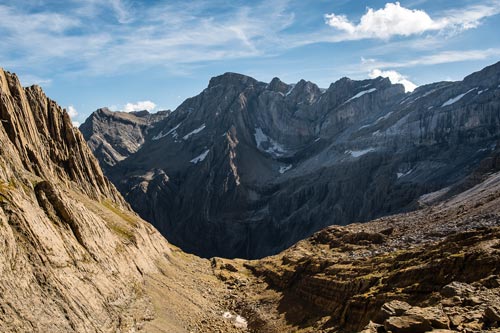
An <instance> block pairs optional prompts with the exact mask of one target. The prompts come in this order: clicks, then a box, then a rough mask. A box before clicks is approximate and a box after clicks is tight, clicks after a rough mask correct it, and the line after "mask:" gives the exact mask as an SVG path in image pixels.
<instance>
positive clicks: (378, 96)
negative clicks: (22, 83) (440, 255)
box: [91, 63, 500, 258]
mask: <svg viewBox="0 0 500 333" xmlns="http://www.w3.org/2000/svg"><path fill="white" fill-rule="evenodd" d="M499 73H500V63H498V64H495V65H493V66H490V67H487V68H485V69H484V70H482V71H480V72H478V73H474V74H472V75H470V76H468V77H466V78H465V79H464V80H463V81H461V82H439V83H434V84H430V85H426V86H422V87H419V88H418V89H416V90H415V91H414V92H413V93H411V94H410V93H405V92H404V89H403V86H402V85H397V84H396V85H393V84H391V83H390V81H389V80H388V79H386V78H380V77H379V78H376V79H372V80H364V81H354V80H350V79H348V78H343V79H341V80H339V81H337V82H335V83H333V84H332V85H331V86H330V87H329V88H328V89H326V90H322V89H319V88H318V87H317V86H316V85H315V84H313V83H311V82H307V81H304V80H301V81H300V82H298V83H297V84H295V85H287V84H285V83H283V82H281V81H280V80H279V79H277V78H275V79H273V80H272V81H271V82H270V83H269V84H266V83H263V82H258V81H256V80H254V79H252V78H250V77H247V76H243V75H239V74H234V73H226V74H224V75H221V76H218V77H215V78H213V79H211V80H210V83H209V85H208V87H207V88H206V89H205V90H204V91H203V92H202V93H201V94H199V95H198V96H195V97H193V98H189V99H187V100H186V101H185V102H184V103H183V104H182V105H180V106H179V107H178V108H177V110H176V111H175V112H173V113H172V114H171V115H170V116H169V117H168V118H165V119H163V120H161V121H158V122H156V123H154V124H153V125H151V127H150V128H149V130H148V132H147V133H146V134H145V136H144V143H143V144H142V145H141V146H140V149H138V150H137V151H136V152H134V153H132V154H130V155H129V157H128V158H126V159H123V160H121V161H120V162H118V163H116V165H114V166H113V167H110V168H108V169H107V170H106V172H107V175H108V176H109V178H110V179H111V180H112V181H113V182H114V184H115V185H116V186H117V187H118V189H119V190H120V191H121V192H122V194H123V195H124V196H125V197H126V199H127V200H128V201H129V202H130V204H131V205H132V207H133V208H134V209H135V210H136V211H137V212H138V213H139V214H140V215H141V216H142V217H143V218H145V219H146V220H149V221H151V222H152V223H153V224H154V225H155V226H156V227H157V228H158V229H159V230H160V231H161V232H162V233H163V234H164V235H165V236H166V237H167V238H168V239H169V240H170V241H171V242H173V243H174V244H177V245H179V246H181V247H182V248H183V249H185V250H186V251H189V252H194V253H196V254H199V255H202V256H206V257H210V256H223V257H245V258H257V257H262V256H266V255H269V254H273V253H277V252H278V251H280V250H282V249H284V248H286V247H288V246H290V245H292V244H293V243H294V242H296V241H298V240H300V239H302V238H304V237H307V236H308V235H310V234H312V233H313V232H315V231H317V230H319V229H321V228H323V227H325V226H328V225H332V224H340V225H344V224H348V223H352V222H356V221H367V220H369V219H372V218H375V217H377V216H382V215H387V214H392V213H396V212H400V211H405V210H410V209H414V208H417V207H418V206H419V205H420V203H422V202H427V201H428V200H431V199H432V200H439V198H440V197H443V196H446V193H447V188H450V187H452V186H453V185H456V184H458V183H460V182H461V181H462V180H463V179H465V178H466V177H467V176H468V175H470V174H472V173H473V171H474V170H475V169H476V168H477V166H478V165H479V163H480V162H481V161H482V160H484V159H486V158H488V157H489V156H490V154H491V153H492V150H493V149H494V148H495V146H496V143H497V141H498V139H499V135H500V76H499V75H500V74H499ZM114 140H116V139H113V140H109V141H108V142H110V144H111V145H112V142H114ZM91 147H92V144H91ZM92 148H93V149H94V150H96V149H95V148H94V147H92ZM96 155H97V157H98V158H99V159H101V163H103V157H102V155H100V154H99V153H97V154H96ZM443 189H444V190H443ZM438 190H441V191H440V192H436V191H438ZM426 200H427V201H426Z"/></svg>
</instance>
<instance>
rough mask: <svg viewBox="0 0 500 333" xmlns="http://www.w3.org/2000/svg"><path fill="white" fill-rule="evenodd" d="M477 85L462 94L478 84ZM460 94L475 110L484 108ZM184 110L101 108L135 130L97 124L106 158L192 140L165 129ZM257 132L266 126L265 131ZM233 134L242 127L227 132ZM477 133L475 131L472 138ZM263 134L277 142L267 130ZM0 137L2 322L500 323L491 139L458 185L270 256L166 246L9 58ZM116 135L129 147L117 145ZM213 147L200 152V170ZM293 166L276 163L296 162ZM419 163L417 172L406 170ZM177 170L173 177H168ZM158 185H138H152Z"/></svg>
mask: <svg viewBox="0 0 500 333" xmlns="http://www.w3.org/2000/svg"><path fill="white" fill-rule="evenodd" d="M238 78H241V76H239V77H238ZM379 81H380V79H379ZM375 82H376V81H375ZM290 89H291V88H290ZM370 89H372V88H370ZM377 89H378V88H377ZM396 89H400V88H399V87H396ZM471 89H472V88H471ZM489 90H490V89H489ZM374 92H375V91H372V92H371V93H374ZM493 92H494V93H496V94H497V92H495V91H493ZM483 93H484V92H483ZM357 94H358V93H356V95H357ZM366 94H368V93H366ZM366 94H365V95H366ZM460 94H462V93H460ZM460 94H459V95H457V96H460ZM469 94H471V92H469ZM356 95H353V96H356ZM467 95H468V94H465V95H463V96H462V98H468V99H471V100H472V99H474V98H477V96H478V95H482V93H481V94H476V95H473V96H467ZM407 96H408V95H407ZM409 96H411V95H409ZM494 96H497V97H494ZM494 96H493V97H491V96H490V97H488V99H487V101H488V103H487V106H484V107H478V106H476V108H477V110H482V109H484V110H486V111H488V110H489V109H488V108H490V107H494V105H495V104H494V103H498V101H499V100H500V99H499V98H498V95H494ZM358 98H361V97H359V96H358ZM454 99H455V100H456V102H455V103H457V102H459V100H458V99H457V98H456V97H455V98H454ZM353 100H354V99H352V100H351V101H353ZM448 100H450V99H447V100H446V101H448ZM446 101H445V102H446ZM445 102H443V104H446V103H445ZM464 102H467V103H468V104H464V105H469V106H464V108H465V109H467V107H472V105H474V104H469V103H471V102H470V100H468V101H465V100H464ZM437 103H438V104H439V103H441V102H440V101H438V102H437ZM450 105H453V104H450ZM447 106H449V105H445V106H444V107H443V108H445V107H447ZM447 110H448V112H453V111H452V110H451V109H447ZM455 110H458V111H460V109H459V108H457V109H455ZM498 110H499V108H498V106H497V107H496V112H497V113H498ZM444 111H446V110H444ZM444 111H443V112H444ZM493 111H495V109H494V110H493ZM493 111H492V112H493ZM176 112H177V111H175V112H173V113H171V114H169V113H168V112H166V113H164V114H159V115H156V116H150V115H148V114H147V113H144V112H139V113H136V114H123V113H111V112H109V110H101V111H100V114H101V119H104V118H105V117H114V119H119V121H117V122H114V123H113V126H110V127H109V131H107V133H113V132H116V131H118V132H120V131H123V130H125V129H126V131H127V132H128V133H129V134H130V135H129V136H126V135H124V136H123V137H122V138H113V137H105V136H102V137H100V138H99V137H96V138H95V141H93V142H99V141H98V140H103V141H101V142H103V143H104V142H110V141H108V140H111V138H113V141H111V142H113V145H111V144H110V145H109V146H108V147H106V150H101V152H103V154H102V155H100V156H106V157H107V158H108V159H106V160H101V163H108V164H109V169H108V170H113V169H114V168H115V167H116V166H119V165H121V164H122V163H124V162H125V161H127V160H128V159H129V158H131V157H133V156H135V155H136V154H138V153H139V152H140V151H141V150H142V149H144V147H147V145H148V142H149V140H150V139H149V138H150V137H151V140H152V141H159V140H160V139H162V138H167V137H168V136H172V133H174V132H175V133H176V134H174V135H173V136H175V137H176V140H178V141H180V140H184V141H188V140H189V139H191V138H197V137H198V135H199V134H202V133H203V132H204V131H205V130H206V129H207V130H208V129H209V127H208V126H209V125H208V124H206V126H205V127H206V128H203V129H199V128H201V127H202V126H201V125H199V124H197V125H198V126H199V127H194V129H195V130H196V131H195V130H191V131H190V132H186V133H183V132H181V131H183V129H181V127H182V126H179V127H178V128H177V129H175V130H172V129H171V128H170V129H168V131H171V130H172V131H171V132H170V133H168V131H166V132H164V131H163V130H164V129H165V128H162V127H157V126H158V124H161V123H162V122H165V121H166V120H167V119H175V117H176V116H175V114H176ZM233 112H234V113H235V110H233ZM488 112H489V111H488ZM229 113H230V114H231V112H230V111H229ZM179 114H182V113H179ZM475 114H478V115H481V114H482V113H481V112H476V113H475ZM162 117H163V119H159V118H162ZM124 119H125V120H124ZM480 119H481V117H480ZM176 126H177V125H176ZM262 126H263V125H262ZM363 126H364V125H363ZM174 128H175V126H174ZM198 129H199V130H198ZM261 129H262V132H263V133H268V132H267V130H266V132H264V129H263V128H261ZM177 130H178V131H179V132H177ZM490 131H491V132H488V131H484V132H483V131H481V130H479V129H475V130H474V131H473V133H491V134H490V135H489V136H483V137H482V138H476V139H475V140H477V142H483V140H484V141H485V142H489V141H490V140H491V138H492V137H493V136H494V135H493V134H494V133H493V130H492V129H490ZM160 133H161V134H160ZM167 133H168V134H167ZM231 133H232V132H231ZM250 134H251V136H250V139H252V138H253V139H255V134H256V132H251V133H250ZM258 135H259V134H257V136H258ZM266 135H267V134H266ZM478 136H479V134H478ZM220 137H222V135H221V136H220ZM141 138H142V139H141ZM152 138H157V139H155V140H153V139H152ZM224 138H225V140H229V139H230V138H237V137H235V136H234V135H233V134H228V133H225V136H224ZM472 138H473V136H470V137H468V140H469V141H467V142H475V141H474V140H473V139H472ZM273 140H275V139H273ZM314 140H316V139H314ZM314 140H313V141H314ZM320 141H321V139H320V140H318V142H320ZM233 142H234V141H233ZM241 142H243V137H241ZM266 142H267V144H273V142H272V141H271V138H270V137H269V139H267V141H266ZM266 142H264V141H260V144H257V146H254V148H253V149H254V150H252V149H251V148H252V146H244V147H247V149H249V150H250V151H255V150H257V151H258V152H259V153H256V154H255V155H252V156H254V157H256V156H259V155H258V154H262V156H264V157H265V159H264V161H270V162H269V163H283V159H282V158H286V157H285V156H282V157H278V156H276V157H275V156H274V155H276V154H281V153H280V152H273V151H271V152H266V150H269V147H270V146H268V145H266ZM274 142H275V143H281V141H274ZM451 142H454V141H451ZM0 143H1V144H0V258H1V259H0V331H2V332H106V333H107V332H109V333H111V332H141V331H142V332H153V333H155V332H165V333H166V332H169V333H171V332H175V333H188V332H189V333H191V332H196V333H201V332H225V333H226V332H227V333H237V332H256V333H257V332H258V333H278V332H295V333H333V332H339V333H340V332H363V333H388V332H392V333H405V332H406V333H421V332H434V333H449V332H462V333H469V332H492V333H493V332H498V329H499V328H500V307H499V304H500V150H499V149H498V148H494V149H492V150H490V149H489V148H488V151H487V153H486V154H485V156H486V157H484V158H483V157H481V158H478V160H480V162H479V163H477V164H475V165H473V164H472V160H473V158H475V157H474V155H471V156H468V158H465V157H462V158H463V160H464V161H468V163H470V165H471V169H473V171H471V172H465V174H466V176H465V177H464V178H463V179H461V180H460V181H457V182H455V183H454V184H453V185H452V186H451V187H450V188H449V189H447V190H446V191H438V192H437V193H434V194H432V195H427V196H424V197H423V198H422V197H421V198H420V201H421V202H422V203H421V204H420V205H421V206H422V207H421V208H420V209H418V210H415V211H412V212H408V213H400V214H395V215H390V216H385V217H382V218H379V219H376V220H374V221H367V222H364V223H353V224H349V225H347V226H334V225H333V226H329V227H327V228H324V229H322V230H320V231H318V232H316V233H314V234H312V235H311V236H310V237H308V238H306V239H304V240H301V241H299V242H297V243H296V244H294V245H293V246H291V247H289V248H288V249H286V250H285V251H282V252H280V253H278V254H276V255H273V256H269V257H266V258H263V259H260V260H243V259H225V258H224V259H223V258H217V257H214V258H211V259H210V260H208V259H203V258H199V257H196V256H194V255H190V254H187V253H185V252H184V251H182V250H181V249H179V248H177V247H175V246H174V245H172V244H170V243H168V242H167V241H166V240H165V238H164V237H162V235H161V234H160V233H159V232H158V231H157V230H156V229H155V228H154V227H153V226H152V225H151V224H149V223H148V222H146V221H144V220H142V219H141V218H140V217H139V216H138V215H137V214H136V213H134V212H133V211H132V210H131V208H130V206H129V204H128V203H127V202H126V201H125V200H124V198H123V197H122V195H121V194H120V193H119V192H118V191H117V190H116V188H115V186H114V185H113V184H112V183H111V182H110V181H108V179H107V178H106V177H105V176H104V174H103V171H102V170H101V168H100V166H99V164H98V162H97V159H96V158H95V157H94V156H93V155H92V153H91V149H90V148H89V147H88V146H87V144H86V142H85V140H84V137H83V135H82V134H81V133H80V131H79V130H78V129H77V128H75V127H73V125H72V123H71V120H70V117H69V115H68V113H67V112H66V111H65V110H64V109H62V108H61V107H60V106H59V105H58V104H57V103H56V102H55V101H53V100H51V99H50V98H48V97H47V96H46V95H45V93H44V92H43V91H42V89H41V88H40V87H38V86H31V87H27V88H23V87H22V86H21V83H20V82H19V80H18V78H17V76H16V75H14V74H12V73H9V72H6V71H4V70H2V69H0ZM132 143H133V144H134V145H135V147H136V148H135V150H134V149H132V148H133V147H134V146H133V145H132ZM250 143H251V142H250V141H249V143H248V144H249V145H250ZM118 144H122V145H124V147H122V149H121V150H119V149H117V148H115V147H118ZM129 144H130V146H129ZM115 145H116V146H115ZM240 145H241V146H243V144H238V143H235V142H234V146H235V148H234V150H233V151H232V152H233V155H231V154H230V155H229V156H228V158H229V160H231V158H232V159H233V162H232V163H233V164H234V165H235V166H236V164H235V163H237V161H236V160H237V156H238V155H234V154H239V152H240V150H238V148H237V147H238V146H240ZM457 145H458V144H457ZM477 145H479V143H477ZM275 146H276V145H274V146H273V147H275ZM472 146H473V147H474V145H472ZM228 147H229V148H231V145H230V144H228ZM285 147H286V148H288V149H290V148H289V147H288V146H285ZM325 147H327V145H325ZM364 147H367V146H360V147H359V148H357V149H361V148H364ZM125 148H127V149H125ZM229 148H228V149H229ZM350 148H352V149H350V150H345V151H344V153H343V154H342V155H346V156H344V158H346V159H349V160H350V161H351V162H350V163H351V164H349V165H355V164H354V163H361V161H362V160H364V161H365V162H364V163H372V162H373V160H372V159H367V158H368V157H370V156H371V155H374V158H375V157H376V154H377V153H375V152H374V151H370V152H367V153H365V154H364V155H360V156H357V157H356V156H354V155H358V154H357V153H354V155H353V154H352V153H353V152H357V151H359V150H355V149H354V146H350ZM211 149H214V148H211ZM283 149H284V148H283ZM323 149H326V148H323ZM377 149H378V148H377ZM481 149H484V148H481ZM262 150H264V151H262ZM346 151H347V152H346ZM115 152H116V153H118V154H119V155H118V154H116V153H115ZM230 152H231V150H230ZM184 153H185V155H186V156H187V155H188V154H189V153H190V152H189V151H187V152H184ZM210 154H212V150H210V152H209V153H207V154H206V156H205V157H203V158H202V157H199V158H198V159H195V158H192V159H194V160H195V161H193V162H189V163H191V164H193V165H191V167H193V168H194V167H195V166H196V165H198V164H200V163H202V162H204V161H208V158H209V156H211V155H210ZM283 154H285V152H283ZM314 154H316V153H315V151H313V150H312V151H311V156H312V155H314ZM97 155H98V154H97ZM179 155H180V153H179ZM268 155H270V156H268ZM98 156H99V155H98ZM127 156H128V157H127ZM197 156H199V155H197ZM197 156H195V157H197ZM449 156H450V160H451V161H456V159H451V157H453V156H452V155H451V154H450V155H449ZM358 158H359V159H360V161H359V162H356V161H358V160H357V159H358ZM379 158H380V157H379ZM385 158H388V157H385ZM456 158H458V157H456ZM195 162H196V163H195ZM347 162H348V161H344V162H339V163H347ZM388 162H390V160H388ZM181 163H183V162H182V160H180V162H179V164H181ZM391 163H392V162H391ZM391 163H389V164H388V165H389V166H390V165H392V164H391ZM113 165H114V166H113ZM294 165H295V166H294ZM294 165H292V167H291V168H289V169H288V170H281V171H282V173H280V170H279V169H278V171H277V175H286V174H287V172H292V170H294V168H298V167H299V166H298V165H297V164H294ZM271 166H279V164H271ZM334 166H335V164H334V165H332V167H334ZM347 169H348V168H345V169H344V170H347ZM464 170H466V169H465V168H464ZM190 171H193V169H190ZM218 171H219V170H218V169H217V168H214V169H213V173H214V174H216V173H217V172H218ZM269 172H274V170H273V169H271V170H270V171H269ZM330 172H331V171H330ZM344 172H347V171H344ZM406 172H408V171H406ZM235 174H237V175H240V177H241V178H240V185H235V186H236V188H239V186H242V184H243V180H244V179H245V178H244V177H243V176H244V174H242V173H241V171H240V170H236V171H235V173H232V169H231V174H230V175H229V176H231V175H232V176H234V175H235ZM325 174H327V173H325ZM412 174H413V175H415V174H418V173H417V171H415V174H414V173H413V171H412V172H409V173H407V175H406V176H400V177H399V178H398V175H396V179H404V178H405V177H410V175H412ZM361 176H362V174H357V175H355V176H353V177H354V178H355V177H361ZM158 177H159V176H155V177H152V179H156V178H158ZM168 177H169V176H168V175H167V174H166V173H165V174H164V175H163V176H162V178H163V179H165V184H164V185H166V184H168V183H169V181H168ZM278 177H280V176H278ZM276 179H277V178H276ZM326 180H328V178H326ZM154 184H155V183H154V182H145V183H144V184H140V185H139V186H145V187H146V190H147V188H148V187H151V186H154ZM311 184H312V183H311ZM169 185H170V184H169ZM229 185H230V184H228V186H229ZM300 185H303V183H301V184H300ZM312 185H314V184H312ZM346 188H348V187H346ZM228 189H229V187H228ZM202 190H203V188H202ZM233 190H234V189H233ZM445 192H446V193H445ZM158 202H159V201H158ZM192 210H193V211H196V206H193V207H192ZM206 239H207V237H202V238H200V239H199V241H200V242H204V241H205V240H206Z"/></svg>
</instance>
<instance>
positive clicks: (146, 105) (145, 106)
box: [123, 101, 156, 112]
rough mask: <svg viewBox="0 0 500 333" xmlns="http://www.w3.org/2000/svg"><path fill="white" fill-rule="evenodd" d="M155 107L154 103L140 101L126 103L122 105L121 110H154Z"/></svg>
mask: <svg viewBox="0 0 500 333" xmlns="http://www.w3.org/2000/svg"><path fill="white" fill-rule="evenodd" d="M155 108H156V104H155V103H153V102H151V101H140V102H137V103H127V104H125V106H124V107H123V111H125V112H132V111H142V110H148V111H151V110H154V109H155Z"/></svg>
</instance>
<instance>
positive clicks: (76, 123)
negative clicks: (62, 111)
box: [71, 121, 80, 127]
mask: <svg viewBox="0 0 500 333" xmlns="http://www.w3.org/2000/svg"><path fill="white" fill-rule="evenodd" d="M71 123H72V124H73V126H75V127H80V122H79V121H72V122H71Z"/></svg>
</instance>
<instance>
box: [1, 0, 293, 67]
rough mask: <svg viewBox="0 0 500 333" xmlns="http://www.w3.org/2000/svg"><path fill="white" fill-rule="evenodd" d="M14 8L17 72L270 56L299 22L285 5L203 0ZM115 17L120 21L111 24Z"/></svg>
mask: <svg viewBox="0 0 500 333" xmlns="http://www.w3.org/2000/svg"><path fill="white" fill-rule="evenodd" d="M50 2H51V1H48V3H50ZM215 2H217V1H215ZM9 3H15V2H12V1H7V5H0V32H2V34H3V36H2V39H0V49H2V52H1V54H0V61H2V60H4V61H9V62H11V63H12V62H13V61H12V59H15V63H17V64H18V66H19V67H21V66H25V65H26V64H31V65H32V66H34V67H35V66H36V67H38V68H43V66H47V67H51V66H52V65H53V64H57V66H56V67H55V68H58V67H59V69H60V70H61V72H76V73H82V72H85V73H87V74H106V73H117V72H119V71H122V70H125V69H126V70H128V71H132V70H134V69H138V68H143V67H148V66H156V65H160V66H164V67H166V68H169V67H171V68H172V69H173V70H175V71H179V67H182V65H189V64H196V63H199V62H210V61H217V60H222V59H224V60H228V59H238V58H245V57H256V56H261V55H265V54H266V53H267V52H268V51H269V50H270V46H271V45H273V44H274V45H277V44H279V39H280V38H279V37H278V35H279V33H280V32H281V31H282V30H283V29H286V28H287V27H288V26H289V25H290V24H291V23H292V22H293V14H292V13H288V12H287V11H286V7H287V3H288V1H287V0H272V1H267V2H260V3H259V4H258V5H252V6H236V5H235V6H227V5H226V7H228V8H227V12H222V13H217V12H214V11H211V8H210V6H214V4H213V3H211V2H207V1H202V0H199V1H193V2H185V3H175V4H170V5H169V4H156V5H152V6H145V5H141V4H140V3H131V2H127V1H123V0H90V1H88V2H81V1H75V0H72V1H68V4H69V5H68V6H70V7H69V8H66V10H65V11H64V12H60V13H59V12H57V11H55V9H52V10H49V9H46V10H45V11H41V10H37V8H32V7H30V6H27V9H26V10H25V8H22V7H20V6H16V5H8V4H9ZM44 8H45V7H44ZM109 12H112V13H114V20H108V18H107V16H106V14H107V13H109ZM96 21H97V22H96ZM9 54H10V57H9ZM52 68H54V67H53V66H52ZM181 71H182V69H181Z"/></svg>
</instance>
